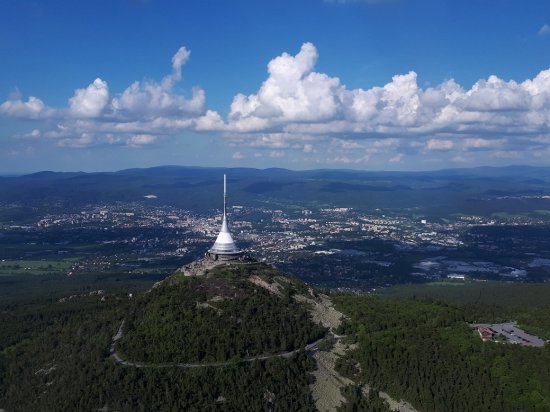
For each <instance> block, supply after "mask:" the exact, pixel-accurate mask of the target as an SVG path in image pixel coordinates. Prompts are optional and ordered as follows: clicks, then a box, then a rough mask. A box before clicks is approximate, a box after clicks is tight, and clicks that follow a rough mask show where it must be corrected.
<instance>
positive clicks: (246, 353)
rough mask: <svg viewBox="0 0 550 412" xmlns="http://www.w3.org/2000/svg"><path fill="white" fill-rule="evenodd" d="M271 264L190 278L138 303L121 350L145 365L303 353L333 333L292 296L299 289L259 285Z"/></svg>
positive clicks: (235, 267)
mask: <svg viewBox="0 0 550 412" xmlns="http://www.w3.org/2000/svg"><path fill="white" fill-rule="evenodd" d="M271 272H273V269H271V268H269V267H268V266H266V265H232V266H230V267H227V268H225V267H218V268H215V269H214V270H212V271H211V272H210V273H209V275H208V277H207V278H204V277H182V276H180V277H179V278H177V279H172V281H171V282H165V284H163V285H161V286H160V287H158V288H156V289H154V290H152V291H151V292H150V293H147V294H142V295H141V296H139V297H138V298H137V299H135V300H134V301H133V302H132V305H131V308H130V310H129V312H128V316H127V317H126V323H125V328H124V329H125V331H124V335H123V337H122V339H121V340H120V343H119V344H117V350H118V351H119V352H120V353H121V354H123V355H124V356H123V358H124V359H126V358H128V359H131V360H133V361H142V362H153V363H163V362H191V363H192V362H202V363H205V362H219V361H227V360H230V359H234V358H235V359H242V358H247V357H252V356H258V355H266V354H273V353H279V352H287V351H291V350H295V349H299V348H303V347H304V346H305V345H306V344H307V343H310V342H313V341H315V340H317V339H319V338H321V337H322V336H323V335H324V334H325V331H324V329H323V328H321V327H319V326H318V325H316V324H315V323H313V322H312V321H311V319H310V315H309V313H308V311H307V308H306V307H305V306H304V305H302V304H299V303H296V302H295V301H294V299H293V298H292V295H293V294H294V293H295V290H296V287H295V286H294V282H297V284H300V283H299V281H297V280H294V282H291V281H290V280H289V279H288V278H282V279H285V281H282V280H280V281H279V283H278V284H279V285H281V289H280V292H279V295H277V294H274V293H272V292H269V291H267V290H266V289H265V288H263V287H260V286H257V285H254V284H252V283H251V282H250V281H249V280H248V277H249V274H250V273H254V274H255V275H256V276H258V274H260V275H261V277H262V279H263V280H264V281H266V282H268V283H270V282H271V281H273V278H274V276H273V275H270V273H271ZM275 273H276V272H275Z"/></svg>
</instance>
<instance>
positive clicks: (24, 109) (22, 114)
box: [0, 96, 54, 120]
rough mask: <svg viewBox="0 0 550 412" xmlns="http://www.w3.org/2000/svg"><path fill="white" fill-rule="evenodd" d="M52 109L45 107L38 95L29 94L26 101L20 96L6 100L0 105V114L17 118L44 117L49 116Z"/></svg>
mask: <svg viewBox="0 0 550 412" xmlns="http://www.w3.org/2000/svg"><path fill="white" fill-rule="evenodd" d="M53 114H54V110H53V109H50V108H48V107H46V105H45V104H44V102H43V101H42V100H40V99H39V98H38V97H34V96H30V97H29V98H28V99H27V101H26V102H24V101H22V100H21V99H20V98H17V99H15V100H7V101H5V102H4V103H2V104H1V105H0V115H3V116H7V117H14V118H19V119H31V120H38V119H45V118H48V117H51V116H52V115H53Z"/></svg>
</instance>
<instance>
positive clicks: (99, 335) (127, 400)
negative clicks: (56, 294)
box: [0, 278, 315, 411]
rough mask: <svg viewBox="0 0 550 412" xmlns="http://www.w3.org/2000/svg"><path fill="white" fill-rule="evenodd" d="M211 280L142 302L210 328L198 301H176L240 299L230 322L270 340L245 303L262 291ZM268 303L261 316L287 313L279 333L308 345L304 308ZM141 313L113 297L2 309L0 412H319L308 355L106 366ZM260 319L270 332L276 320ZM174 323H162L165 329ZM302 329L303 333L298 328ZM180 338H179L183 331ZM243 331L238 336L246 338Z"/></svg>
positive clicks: (154, 294) (269, 298) (161, 290)
mask: <svg viewBox="0 0 550 412" xmlns="http://www.w3.org/2000/svg"><path fill="white" fill-rule="evenodd" d="M212 281H213V282H214V283H213V284H212V285H209V284H208V281H207V280H201V281H200V282H198V283H196V282H195V281H194V280H189V281H187V280H186V281H185V282H180V283H179V284H178V285H175V286H168V285H167V286H165V287H161V288H159V289H155V290H153V291H152V292H151V293H146V294H144V295H143V297H141V298H138V301H139V302H141V303H143V304H145V305H146V307H147V308H148V309H149V310H151V311H152V313H156V312H154V311H155V310H157V309H158V310H161V309H163V310H164V311H163V312H162V313H164V315H166V316H175V313H171V314H170V315H168V314H169V313H170V310H169V309H170V308H172V309H175V308H180V309H182V310H183V311H184V312H185V311H186V310H188V309H189V310H196V311H197V312H196V314H197V316H198V318H199V319H210V320H212V319H211V317H210V316H209V315H205V313H209V311H212V313H214V314H215V313H216V311H213V310H211V309H206V308H201V309H197V308H196V301H194V300H191V301H190V302H188V304H187V303H186V302H184V301H179V299H184V298H186V297H190V298H192V299H194V298H195V297H197V296H203V297H204V298H207V297H208V296H211V295H212V294H219V293H222V294H223V293H226V294H229V293H230V292H231V293H233V292H235V291H236V293H237V295H238V296H239V299H234V300H229V299H227V300H224V301H222V302H221V303H226V304H227V305H228V306H227V307H224V309H225V310H227V313H232V314H233V315H231V316H234V315H235V314H237V313H238V314H239V316H241V317H242V318H243V319H244V320H243V322H242V323H245V321H249V326H251V331H252V332H253V334H256V333H259V334H260V336H261V337H262V338H263V339H267V336H266V335H267V332H265V331H259V328H260V325H261V322H260V321H258V322H257V323H254V322H255V321H254V320H253V319H249V317H254V316H252V308H251V307H249V305H248V304H247V303H246V302H245V299H244V297H245V295H246V296H247V297H248V298H249V299H252V301H251V302H256V303H258V301H257V300H254V299H256V297H258V299H259V296H260V295H261V293H262V292H261V291H260V290H258V291H257V292H254V290H255V288H254V287H252V286H251V287H250V288H247V287H245V286H244V285H240V286H239V287H238V288H235V289H232V288H231V286H232V284H233V282H234V281H232V280H231V281H229V280H228V279H226V278H215V279H212ZM245 285H246V283H245ZM186 288H187V289H188V291H187V292H186V291H185V289H186ZM187 293H189V295H188V294H187ZM262 299H266V301H265V302H264V301H262V303H265V308H258V309H259V311H258V312H256V315H255V316H256V317H259V318H260V319H262V317H267V318H269V315H268V312H269V310H274V311H281V310H282V312H280V313H279V314H275V315H273V316H274V318H277V319H279V320H280V321H281V322H284V321H285V319H286V320H288V325H286V326H282V327H281V328H280V329H279V330H280V331H282V333H286V332H285V328H290V329H291V330H292V331H294V334H295V336H294V338H295V339H296V340H297V341H296V342H299V343H300V345H301V343H302V340H304V341H305V340H307V337H306V334H307V331H309V332H311V331H312V330H314V329H315V327H314V326H311V325H312V324H311V321H310V320H309V319H307V321H308V322H309V323H307V322H306V321H305V320H302V313H303V312H302V310H301V309H299V308H298V307H295V306H292V305H291V306H290V308H288V309H284V307H286V306H287V302H286V301H285V300H284V299H283V298H281V297H276V296H263V297H262ZM155 301H156V302H155ZM279 301H280V302H281V303H280V304H278V303H276V302H279ZM219 303H220V302H218V303H216V304H219ZM251 305H252V303H251V304H250V306H251ZM137 306H139V305H138V304H137V301H136V300H135V298H134V299H132V300H129V299H128V298H127V296H126V295H119V296H113V295H110V296H109V297H108V298H107V299H105V300H104V301H102V300H101V299H100V297H97V296H88V297H78V298H74V299H71V300H68V301H66V302H64V303H57V302H50V301H49V300H42V301H34V302H31V303H26V304H23V303H20V304H9V305H4V306H2V307H0V316H1V317H0V322H1V323H0V324H1V327H2V329H1V330H2V333H1V334H0V406H1V407H2V408H4V409H6V410H8V411H32V410H43V411H73V410H85V411H92V410H99V409H101V408H105V407H106V408H108V409H109V410H117V411H150V410H154V411H174V410H185V411H243V410H255V411H256V410H257V411H268V410H280V411H313V410H314V408H313V406H312V405H313V400H312V399H311V395H310V391H309V387H308V385H309V384H310V383H311V375H309V374H308V371H311V370H313V368H314V366H315V365H314V361H313V360H312V359H310V358H309V357H308V356H307V355H306V354H305V353H304V352H303V351H299V352H298V353H296V354H295V355H293V356H292V357H290V358H272V359H268V360H264V361H254V362H245V363H237V362H234V363H231V364H230V365H229V366H226V367H215V368H212V367H207V368H193V369H182V368H177V367H167V368H134V367H127V366H122V365H117V364H115V363H114V361H113V360H112V359H110V358H109V347H110V345H111V340H112V336H113V335H114V334H115V333H116V331H117V329H118V327H119V325H120V322H121V319H123V318H124V317H125V316H126V315H127V314H128V313H130V312H132V313H135V314H136V316H137V315H138V314H139V313H140V311H139V308H138V307H137ZM233 306H235V307H233ZM260 306H262V305H260ZM145 312H147V311H144V313H145ZM203 312H205V313H203ZM241 312H242V313H241ZM159 313H161V312H159ZM148 316H152V315H148ZM216 316H217V315H216ZM184 317H185V316H184ZM228 319H230V316H229V317H228V318H227V319H225V320H226V321H227V320H228ZM263 320H264V321H266V322H268V324H270V323H269V322H270V321H269V319H263ZM302 321H303V323H301V322H302ZM167 325H168V323H166V322H164V323H163V327H167ZM270 325H271V324H270ZM211 326H212V325H211ZM302 327H303V328H305V329H304V330H305V332H304V331H300V330H299V328H302ZM230 329H231V328H230ZM243 329H244V328H243ZM173 330H174V333H177V328H173ZM201 330H202V331H203V332H205V333H207V336H208V337H209V338H215V337H217V336H218V335H223V332H222V331H220V330H212V331H209V332H208V331H206V329H205V328H203V329H201ZM4 332H5V333H4ZM268 332H269V331H268ZM239 333H240V332H238V331H237V335H236V336H244V335H242V334H239ZM279 336H280V335H279ZM290 336H292V332H290ZM289 342H291V343H292V344H295V343H296V342H294V341H290V340H289ZM183 344H184V345H185V344H186V343H185V342H184V343H183ZM262 344H263V343H262ZM269 344H271V343H269ZM269 344H267V346H266V347H265V348H262V350H263V349H266V348H267V347H268V346H269ZM180 346H183V345H180ZM258 350H260V348H259V347H258ZM224 356H225V355H224Z"/></svg>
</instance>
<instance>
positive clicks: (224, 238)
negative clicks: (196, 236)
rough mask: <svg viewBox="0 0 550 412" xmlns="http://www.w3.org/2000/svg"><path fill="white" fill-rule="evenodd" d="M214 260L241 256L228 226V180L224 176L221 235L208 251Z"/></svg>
mask: <svg viewBox="0 0 550 412" xmlns="http://www.w3.org/2000/svg"><path fill="white" fill-rule="evenodd" d="M208 252H209V253H210V255H211V256H213V257H214V258H216V259H217V258H221V259H234V258H236V257H238V256H240V255H241V251H240V250H239V249H238V248H237V245H236V244H235V241H234V240H233V236H231V232H229V226H228V225H227V179H226V176H225V175H223V220H222V228H221V230H220V234H219V235H218V238H217V239H216V242H214V246H212V248H210V250H209V251H208Z"/></svg>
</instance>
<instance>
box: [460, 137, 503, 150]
mask: <svg viewBox="0 0 550 412" xmlns="http://www.w3.org/2000/svg"><path fill="white" fill-rule="evenodd" d="M504 144H506V140H505V139H494V140H493V139H482V138H479V137H476V138H467V139H464V142H463V148H465V149H491V148H495V147H499V146H500V147H502V146H503V145H504Z"/></svg>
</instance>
